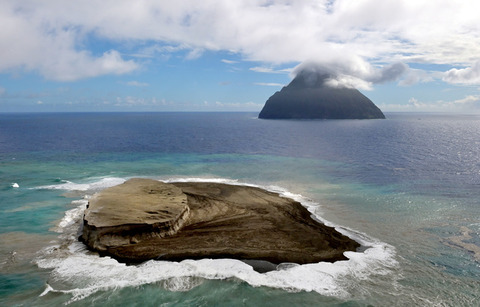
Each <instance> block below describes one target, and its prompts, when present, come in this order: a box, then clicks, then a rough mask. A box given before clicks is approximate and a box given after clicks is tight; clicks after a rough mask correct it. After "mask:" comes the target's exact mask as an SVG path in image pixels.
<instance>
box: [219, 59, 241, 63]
mask: <svg viewBox="0 0 480 307" xmlns="http://www.w3.org/2000/svg"><path fill="white" fill-rule="evenodd" d="M221 61H222V63H225V64H236V63H238V62H237V61H232V60H227V59H222V60H221Z"/></svg>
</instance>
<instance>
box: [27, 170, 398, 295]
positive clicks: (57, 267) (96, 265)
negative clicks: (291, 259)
mask: <svg viewBox="0 0 480 307" xmlns="http://www.w3.org/2000/svg"><path fill="white" fill-rule="evenodd" d="M124 181H125V179H123V178H102V179H100V180H97V181H95V182H92V183H81V184H76V183H73V182H69V181H65V182H62V183H60V184H58V185H52V186H42V187H38V188H40V189H59V190H67V191H71V190H76V191H79V190H80V191H93V192H95V191H99V190H101V189H103V188H107V187H110V186H113V185H116V184H119V183H122V182H124ZM162 181H165V182H180V181H189V182H192V181H198V182H200V181H203V182H217V183H226V184H235V185H247V186H254V187H259V188H263V189H267V190H269V191H272V192H276V193H279V194H280V195H281V196H284V197H289V198H292V199H294V200H296V201H299V202H300V203H302V204H303V205H304V206H305V207H306V208H307V209H308V210H309V211H310V212H311V213H312V216H313V217H314V218H316V219H317V220H319V221H321V222H322V223H324V224H326V225H328V226H332V227H335V228H336V230H337V231H339V232H341V233H342V234H345V235H347V236H349V237H351V238H352V239H354V240H356V241H357V242H359V243H360V244H361V245H362V251H359V252H346V253H345V256H346V257H347V258H348V260H345V261H337V262H335V263H329V262H320V263H313V264H305V265H296V264H280V265H278V266H277V269H276V270H273V271H269V272H266V273H259V272H257V271H255V270H254V269H253V268H252V267H251V266H250V265H248V264H246V263H244V262H242V261H240V260H235V259H201V260H184V261H181V262H172V261H157V260H150V261H147V262H144V263H142V264H139V265H126V264H123V263H119V262H117V261H116V260H115V259H113V258H110V257H99V256H98V254H96V253H93V252H90V251H88V250H87V249H86V247H85V245H84V244H83V243H81V242H79V241H78V240H77V238H78V232H79V229H80V228H81V223H82V217H83V212H84V210H85V207H86V204H87V202H88V201H87V200H86V199H88V196H89V195H88V193H87V195H86V196H85V198H84V199H81V200H76V201H74V202H72V204H73V205H74V208H73V209H70V210H68V211H67V212H65V216H64V218H63V219H62V220H61V221H60V222H59V223H58V225H57V226H56V228H55V231H57V232H59V233H60V235H59V238H58V242H52V245H51V246H49V247H46V248H45V249H43V250H42V251H41V253H40V256H39V257H38V258H37V259H36V260H35V262H36V264H37V265H38V266H39V267H40V268H44V269H51V270H52V272H51V274H52V279H51V280H52V281H51V282H49V284H47V285H46V288H45V291H44V292H43V293H42V294H41V295H42V296H43V295H46V294H48V293H49V292H61V293H67V294H70V295H71V296H72V298H71V300H70V302H73V301H77V300H81V299H83V298H85V297H87V296H89V295H91V294H93V293H96V292H98V291H104V290H112V289H118V288H123V287H135V286H140V285H144V284H152V283H158V284H159V285H161V286H163V287H164V288H165V289H167V290H170V291H188V290H190V289H192V288H194V287H196V286H198V285H200V284H201V283H202V282H203V280H205V279H237V280H240V281H244V282H247V283H248V284H250V285H251V286H254V287H261V286H265V287H272V288H279V289H285V290H287V291H294V292H297V291H315V292H318V293H320V294H322V295H327V296H334V297H338V298H348V297H349V296H350V295H351V294H350V290H351V289H353V288H354V287H355V286H356V285H357V284H358V283H359V282H361V281H363V280H365V279H370V278H373V277H374V276H378V275H382V276H389V275H392V276H393V275H394V274H393V272H394V271H395V269H396V267H397V266H398V262H397V261H396V260H395V249H394V247H393V246H391V245H389V244H386V243H384V242H381V241H379V240H376V239H374V238H371V237H370V236H368V235H366V234H363V233H360V232H357V231H355V230H352V229H349V228H346V227H343V226H340V225H334V224H332V223H330V222H329V221H326V220H324V219H323V218H322V217H321V216H320V215H319V213H318V212H319V206H320V205H319V204H318V203H315V202H314V201H312V200H309V199H307V198H305V197H303V196H301V195H298V194H293V193H291V192H289V191H287V190H285V189H282V188H281V187H277V186H259V185H253V184H248V183H241V182H238V181H237V180H230V179H223V178H171V179H166V180H162ZM392 283H395V279H394V278H393V277H392Z"/></svg>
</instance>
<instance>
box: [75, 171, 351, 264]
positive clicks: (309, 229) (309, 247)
mask: <svg viewBox="0 0 480 307" xmlns="http://www.w3.org/2000/svg"><path fill="white" fill-rule="evenodd" d="M125 191H128V192H125ZM157 194H158V195H157ZM152 195H153V196H152ZM145 199H146V200H148V201H147V202H145V201H144V200H145ZM82 240H83V241H84V242H85V243H86V244H87V245H88V247H89V248H90V249H92V250H96V251H98V252H99V253H100V254H102V255H109V256H112V257H114V258H116V259H118V260H120V261H124V262H132V263H134V262H142V261H145V260H149V259H163V260H174V261H180V260H184V259H200V258H235V259H240V260H248V259H250V260H252V259H253V260H266V261H269V262H272V263H282V262H295V263H300V264H304V263H314V262H319V261H336V260H343V259H346V258H345V256H344V255H343V253H344V252H345V251H354V250H356V248H357V247H359V244H358V243H357V242H355V241H353V240H351V239H350V238H348V237H346V236H343V235H342V234H340V233H338V232H337V231H336V230H335V229H333V228H331V227H327V226H325V225H323V224H320V223H318V222H316V221H314V220H313V219H312V218H311V216H310V213H309V212H308V210H307V209H305V208H304V207H303V206H302V205H301V204H300V203H298V202H296V201H293V200H291V199H288V198H284V197H280V196H279V195H278V194H275V193H271V192H268V191H265V190H262V189H259V188H255V187H248V186H238V185H226V184H218V183H208V182H183V183H174V184H165V183H162V182H159V181H155V180H149V179H132V180H129V181H127V182H125V183H124V184H122V185H119V186H116V187H113V188H109V189H106V190H104V191H102V192H100V193H99V194H98V195H96V196H95V197H94V199H92V200H91V202H90V205H89V207H88V209H87V210H86V212H85V217H84V230H83V235H82Z"/></svg>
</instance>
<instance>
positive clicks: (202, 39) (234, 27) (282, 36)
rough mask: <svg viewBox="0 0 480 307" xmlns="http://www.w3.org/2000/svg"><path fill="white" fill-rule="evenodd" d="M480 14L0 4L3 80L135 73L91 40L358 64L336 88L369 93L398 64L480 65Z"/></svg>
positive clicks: (430, 6) (290, 6) (305, 6)
mask: <svg viewBox="0 0 480 307" xmlns="http://www.w3.org/2000/svg"><path fill="white" fill-rule="evenodd" d="M479 11H480V2H478V1H476V0H463V1H450V0H438V1H431V0H404V1H380V2H379V1H375V0H336V1H331V0H302V1H286V0H277V1H270V0H250V1H215V0H205V1H197V0H184V1H154V0H144V1H135V2H132V1H128V0H104V1H94V0H84V1H2V2H1V4H0V27H1V28H2V31H1V32H0V72H5V71H12V70H18V69H21V70H27V71H32V70H33V71H38V72H39V73H40V74H42V75H44V76H45V77H47V78H50V79H54V80H65V81H68V80H75V79H78V78H85V77H91V76H96V75H102V74H123V73H128V72H130V71H133V70H135V69H137V68H138V66H139V64H140V62H136V61H132V60H125V59H124V58H123V57H122V55H121V52H120V51H121V50H111V51H110V50H102V52H100V53H98V52H96V51H95V52H92V50H89V49H88V48H87V47H85V46H86V45H85V44H84V43H85V41H88V39H89V38H91V37H94V38H95V39H100V40H106V41H108V42H113V43H115V44H118V43H122V42H126V43H128V44H129V45H130V46H132V44H133V45H135V43H138V44H139V45H141V46H142V49H143V50H140V48H139V49H138V50H129V51H131V52H129V54H132V55H136V56H137V57H136V59H137V60H138V59H142V56H143V57H156V56H157V53H156V52H155V51H154V50H151V53H150V54H149V53H145V52H142V51H145V50H146V49H148V48H149V45H150V46H151V47H155V46H157V47H158V46H163V45H168V46H171V48H173V49H175V48H180V49H183V50H185V51H186V55H185V56H186V58H187V59H196V58H198V57H200V56H202V54H203V53H204V52H205V51H207V50H213V51H218V50H227V51H229V52H234V53H237V54H241V55H242V57H243V58H244V59H247V60H254V61H261V62H266V63H272V64H278V63H292V62H296V63H298V62H302V61H305V60H308V59H313V60H315V61H317V62H321V63H324V64H326V63H332V62H336V63H341V62H345V63H347V64H353V65H355V64H359V65H357V66H354V67H353V68H351V70H353V72H352V73H351V74H347V73H345V72H344V73H341V74H342V75H345V76H346V77H345V78H339V80H337V81H339V82H340V81H341V79H352V80H354V79H360V80H363V81H364V83H365V84H364V86H368V85H369V84H375V83H380V82H387V81H391V80H396V78H397V76H398V75H401V74H402V72H403V71H402V70H405V69H406V67H405V66H402V65H401V64H394V63H412V62H416V63H436V64H453V63H455V64H459V65H461V67H466V66H467V65H471V63H474V62H475V61H476V60H478V54H479V53H480V27H479V26H478V12H479ZM133 49H135V47H133ZM154 49H155V48H154ZM367 63H372V65H377V64H382V65H383V68H380V69H377V68H372V67H370V66H369V65H368V64H367ZM364 69H367V73H366V74H365V72H364V71H362V70H364ZM471 70H475V69H474V67H472V68H471ZM368 71H370V72H368ZM455 73H457V75H458V74H460V75H462V76H457V75H455ZM364 76H367V78H364ZM476 78H477V77H476V76H475V74H473V73H471V72H469V71H468V69H467V71H464V72H463V73H462V72H455V71H452V72H451V73H450V74H448V75H447V76H446V80H447V82H451V81H448V80H461V82H460V83H467V84H468V83H472V82H478V81H472V80H477V79H476ZM352 80H350V81H349V82H353V81H352ZM413 80H414V79H411V80H410V81H409V82H413ZM342 82H343V81H342ZM452 82H455V81H452Z"/></svg>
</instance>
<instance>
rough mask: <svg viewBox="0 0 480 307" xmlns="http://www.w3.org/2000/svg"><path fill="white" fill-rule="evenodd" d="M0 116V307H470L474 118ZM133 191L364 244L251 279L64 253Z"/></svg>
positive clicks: (479, 144) (474, 269)
mask: <svg viewBox="0 0 480 307" xmlns="http://www.w3.org/2000/svg"><path fill="white" fill-rule="evenodd" d="M257 115H258V114H256V113H33V114H27V113H15V114H0V305H1V306H57V305H68V306H118V305H124V306H276V307H280V306H480V116H479V115H452V114H430V113H386V116H387V119H385V120H260V119H258V118H257ZM133 177H144V178H154V179H158V180H162V181H184V180H195V181H216V182H225V183H231V184H248V185H254V186H259V187H263V188H265V189H268V190H272V191H276V192H278V193H280V194H281V195H284V196H287V197H291V198H294V199H297V200H299V201H300V202H301V203H302V204H303V205H304V206H305V207H307V208H308V210H310V212H311V213H312V215H313V216H314V217H315V218H317V219H319V220H320V221H322V222H324V223H325V224H327V225H330V226H334V227H336V228H337V230H338V231H340V232H342V233H344V234H346V235H348V236H350V237H352V238H353V239H355V240H357V241H358V242H360V243H361V244H362V248H360V249H359V250H358V251H356V252H347V253H346V256H347V258H348V260H346V261H338V262H336V263H314V264H307V265H296V264H281V265H279V266H278V268H277V270H274V271H270V272H267V273H259V272H256V271H254V270H253V268H252V267H250V266H249V265H247V264H245V263H243V262H241V261H238V260H234V259H216V260H212V259H202V260H195V261H194V260H184V261H181V262H168V261H154V260H152V261H147V262H145V263H142V264H138V265H125V264H122V263H118V262H117V261H116V260H114V259H112V258H109V257H99V256H98V255H97V254H95V253H93V252H90V251H88V250H87V249H86V248H85V246H84V245H83V244H82V243H80V242H78V240H77V238H78V236H79V233H80V231H81V224H82V215H83V210H84V209H85V206H86V204H87V202H88V198H89V197H90V196H91V195H93V194H94V193H96V192H98V191H101V190H102V189H104V188H106V187H110V186H113V185H116V184H119V183H122V182H124V181H125V180H126V179H128V178H133Z"/></svg>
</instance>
